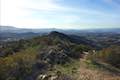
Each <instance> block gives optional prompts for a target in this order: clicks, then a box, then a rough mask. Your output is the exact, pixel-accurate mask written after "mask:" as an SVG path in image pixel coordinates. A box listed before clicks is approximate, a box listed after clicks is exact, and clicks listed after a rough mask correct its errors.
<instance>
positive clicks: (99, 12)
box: [0, 0, 120, 29]
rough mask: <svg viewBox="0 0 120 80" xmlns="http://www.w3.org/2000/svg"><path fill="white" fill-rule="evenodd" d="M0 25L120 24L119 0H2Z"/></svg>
mask: <svg viewBox="0 0 120 80" xmlns="http://www.w3.org/2000/svg"><path fill="white" fill-rule="evenodd" d="M0 5H1V7H0V11H1V12H0V13H1V14H0V19H1V20H0V25H9V26H15V27H20V28H61V29H88V28H113V27H117V28H120V0H1V2H0Z"/></svg>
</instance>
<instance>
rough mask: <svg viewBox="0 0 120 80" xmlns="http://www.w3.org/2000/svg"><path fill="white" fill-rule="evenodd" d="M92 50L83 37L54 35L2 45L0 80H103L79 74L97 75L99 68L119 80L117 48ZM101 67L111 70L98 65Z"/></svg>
mask: <svg viewBox="0 0 120 80" xmlns="http://www.w3.org/2000/svg"><path fill="white" fill-rule="evenodd" d="M95 49H96V45H95V44H94V43H93V41H91V40H89V39H86V38H85V37H78V36H73V35H72V36H70V35H66V34H63V33H59V32H56V31H53V32H51V33H50V34H48V35H43V36H38V37H34V38H32V39H27V40H22V39H21V40H19V41H11V42H5V43H1V45H0V80H104V79H101V78H100V77H98V79H97V78H95V79H93V78H90V77H88V75H89V74H90V75H91V73H88V74H86V75H84V76H83V73H82V72H80V71H81V69H83V70H85V71H89V70H90V71H92V70H91V69H94V70H97V71H98V72H99V68H102V69H104V70H105V71H107V70H108V68H112V70H113V71H115V72H117V74H115V73H114V72H112V73H111V71H110V73H111V74H113V75H114V76H115V77H118V78H114V77H113V80H116V79H118V80H119V79H120V78H119V76H118V75H119V74H118V73H119V69H120V65H119V64H120V54H119V50H120V46H113V47H110V48H103V49H101V50H99V51H95ZM102 63H106V64H109V65H110V66H109V67H108V66H106V68H105V67H103V66H99V65H98V64H101V65H102ZM79 70H80V71H79ZM83 72H84V71H83ZM103 72H104V71H103ZM105 73H106V72H105ZM100 74H102V73H100ZM82 76H83V77H82ZM92 76H94V75H92ZM108 76H110V75H108ZM99 78H100V79H99ZM107 80H109V79H107Z"/></svg>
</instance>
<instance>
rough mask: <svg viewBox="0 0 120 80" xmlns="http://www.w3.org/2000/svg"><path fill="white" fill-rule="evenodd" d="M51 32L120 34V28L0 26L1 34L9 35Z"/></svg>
mask: <svg viewBox="0 0 120 80" xmlns="http://www.w3.org/2000/svg"><path fill="white" fill-rule="evenodd" d="M51 31H59V32H62V33H68V34H70V33H75V32H77V33H78V32H79V33H80V32H90V33H96V32H97V33H103V32H115V33H120V28H102V29H84V30H80V29H67V30H63V29H56V28H42V29H26V28H16V27H12V26H0V33H1V32H4V33H5V32H7V33H8V32H9V33H27V32H33V33H49V32H51Z"/></svg>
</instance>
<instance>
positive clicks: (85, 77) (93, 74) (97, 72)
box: [76, 60, 120, 80]
mask: <svg viewBox="0 0 120 80" xmlns="http://www.w3.org/2000/svg"><path fill="white" fill-rule="evenodd" d="M80 64H82V65H81V67H80V68H79V69H78V72H77V75H78V76H77V78H76V80H120V76H119V75H116V74H113V73H110V72H108V71H106V70H101V69H91V68H89V67H87V65H86V64H85V63H84V60H81V61H80Z"/></svg>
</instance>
